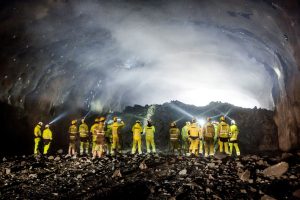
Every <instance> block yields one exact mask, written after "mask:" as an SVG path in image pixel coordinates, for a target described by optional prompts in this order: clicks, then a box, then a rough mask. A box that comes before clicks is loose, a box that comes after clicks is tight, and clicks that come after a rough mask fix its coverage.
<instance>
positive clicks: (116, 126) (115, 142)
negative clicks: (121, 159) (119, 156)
mask: <svg viewBox="0 0 300 200" xmlns="http://www.w3.org/2000/svg"><path fill="white" fill-rule="evenodd" d="M113 121H114V122H113V124H112V125H111V126H110V128H111V132H112V155H115V154H116V152H118V153H119V152H120V150H121V144H120V131H121V128H123V127H124V126H125V124H124V122H123V121H122V120H118V118H117V117H114V118H113Z"/></svg>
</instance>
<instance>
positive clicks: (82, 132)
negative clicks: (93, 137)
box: [79, 119, 89, 155]
mask: <svg viewBox="0 0 300 200" xmlns="http://www.w3.org/2000/svg"><path fill="white" fill-rule="evenodd" d="M79 137H80V155H83V154H86V155H87V154H88V149H89V127H88V125H87V124H86V123H85V120H84V119H82V120H81V124H80V126H79Z"/></svg>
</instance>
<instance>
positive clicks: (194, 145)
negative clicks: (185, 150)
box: [188, 119, 200, 156]
mask: <svg viewBox="0 0 300 200" xmlns="http://www.w3.org/2000/svg"><path fill="white" fill-rule="evenodd" d="M188 134H189V138H190V141H191V144H190V153H191V154H192V155H196V156H197V155H198V147H199V138H200V127H199V126H198V124H197V122H196V119H192V124H191V126H190V127H189V129H188Z"/></svg>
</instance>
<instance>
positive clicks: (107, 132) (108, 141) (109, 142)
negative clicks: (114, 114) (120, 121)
mask: <svg viewBox="0 0 300 200" xmlns="http://www.w3.org/2000/svg"><path fill="white" fill-rule="evenodd" d="M111 122H112V120H111ZM110 125H111V123H110V121H109V122H107V123H105V128H104V132H105V135H104V136H105V143H106V155H110V154H111V149H112V134H111V126H110Z"/></svg>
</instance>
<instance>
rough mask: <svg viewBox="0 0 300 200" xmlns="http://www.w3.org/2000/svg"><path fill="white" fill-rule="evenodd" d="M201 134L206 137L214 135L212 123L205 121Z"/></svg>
mask: <svg viewBox="0 0 300 200" xmlns="http://www.w3.org/2000/svg"><path fill="white" fill-rule="evenodd" d="M202 133H203V136H204V137H206V138H214V136H215V127H214V125H213V124H212V123H210V122H207V123H206V124H205V125H204V126H203V129H202Z"/></svg>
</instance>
